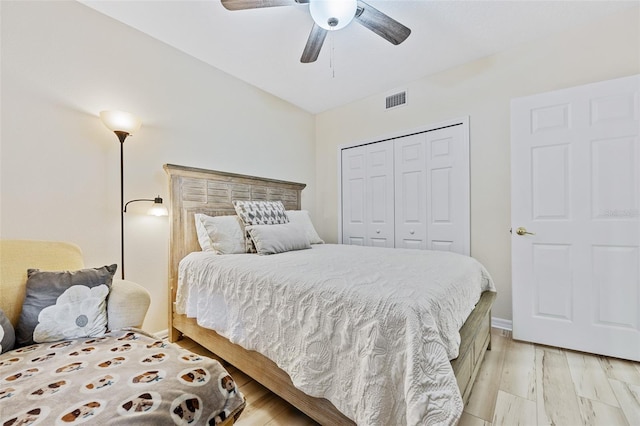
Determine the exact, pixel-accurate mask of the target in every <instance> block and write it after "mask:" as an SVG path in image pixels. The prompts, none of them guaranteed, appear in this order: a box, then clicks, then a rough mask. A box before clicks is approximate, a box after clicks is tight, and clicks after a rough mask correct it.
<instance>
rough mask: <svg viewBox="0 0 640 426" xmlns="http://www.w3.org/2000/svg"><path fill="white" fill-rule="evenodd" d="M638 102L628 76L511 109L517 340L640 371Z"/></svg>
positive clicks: (638, 79) (637, 83) (637, 88)
mask: <svg viewBox="0 0 640 426" xmlns="http://www.w3.org/2000/svg"><path fill="white" fill-rule="evenodd" d="M639 94H640V76H633V77H627V78H622V79H616V80H611V81H606V82H601V83H595V84H589V85H586V86H580V87H576V88H571V89H566V90H559V91H556V92H551V93H544V94H540V95H535V96H530V97H526V98H520V99H514V100H513V101H512V103H511V158H512V160H511V179H512V180H511V185H512V193H511V203H512V217H511V220H512V226H513V236H512V278H513V282H512V292H513V293H512V295H513V337H514V338H515V339H518V340H526V341H532V342H537V343H542V344H547V345H553V346H559V347H565V348H570V349H576V350H580V351H585V352H591V353H597V354H603V355H609V356H614V357H619V358H625V359H631V360H636V361H640V204H639V203H640V201H639V200H640V143H639V138H640V119H639V109H640V107H639ZM518 229H519V231H520V232H517V231H518ZM525 232H529V233H525ZM520 234H522V235H520Z"/></svg>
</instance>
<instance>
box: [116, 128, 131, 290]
mask: <svg viewBox="0 0 640 426" xmlns="http://www.w3.org/2000/svg"><path fill="white" fill-rule="evenodd" d="M114 133H115V134H116V135H117V136H118V139H119V140H120V277H121V278H122V279H123V280H124V140H125V139H126V138H127V136H129V133H127V132H123V131H121V130H116V131H115V132H114Z"/></svg>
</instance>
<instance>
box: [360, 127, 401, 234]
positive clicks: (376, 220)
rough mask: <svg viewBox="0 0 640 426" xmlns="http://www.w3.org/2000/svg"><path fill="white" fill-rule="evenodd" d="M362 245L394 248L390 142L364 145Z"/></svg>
mask: <svg viewBox="0 0 640 426" xmlns="http://www.w3.org/2000/svg"><path fill="white" fill-rule="evenodd" d="M365 148H366V157H367V161H366V183H365V208H366V210H365V224H366V230H367V231H366V235H367V239H366V244H367V245H369V246H376V247H394V243H395V241H394V184H393V140H390V141H384V142H378V143H374V144H370V145H365Z"/></svg>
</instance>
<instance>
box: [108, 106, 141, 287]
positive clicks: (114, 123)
mask: <svg viewBox="0 0 640 426" xmlns="http://www.w3.org/2000/svg"><path fill="white" fill-rule="evenodd" d="M100 119H101V120H102V122H103V123H104V125H105V126H107V128H108V129H109V130H111V131H113V133H115V134H116V136H117V137H118V140H119V141H120V276H121V277H122V279H124V208H125V204H124V141H125V139H127V136H130V135H131V134H132V133H135V132H136V131H137V130H138V129H140V126H141V125H142V122H141V121H140V119H139V118H138V117H136V116H135V115H133V114H130V113H128V112H124V111H100Z"/></svg>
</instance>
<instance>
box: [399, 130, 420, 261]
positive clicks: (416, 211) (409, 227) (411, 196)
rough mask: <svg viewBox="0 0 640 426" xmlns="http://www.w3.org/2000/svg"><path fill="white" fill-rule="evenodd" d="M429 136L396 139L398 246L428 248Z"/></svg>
mask: <svg viewBox="0 0 640 426" xmlns="http://www.w3.org/2000/svg"><path fill="white" fill-rule="evenodd" d="M425 145H426V137H425V135H424V134H418V135H411V136H406V137H403V138H399V139H397V140H396V141H395V146H394V151H395V152H394V162H395V246H396V247H399V248H414V249H425V248H427V222H426V219H427V201H426V196H425V194H426V181H427V179H426V172H427V166H426V157H425Z"/></svg>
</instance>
